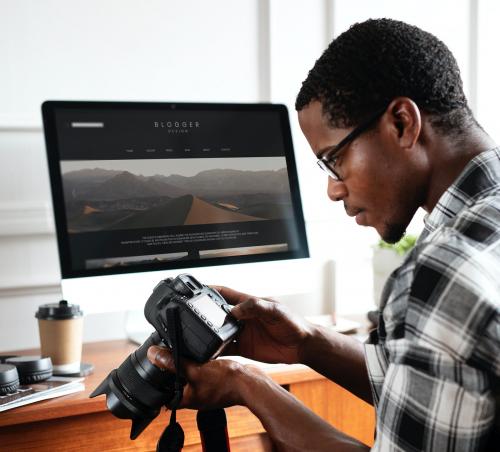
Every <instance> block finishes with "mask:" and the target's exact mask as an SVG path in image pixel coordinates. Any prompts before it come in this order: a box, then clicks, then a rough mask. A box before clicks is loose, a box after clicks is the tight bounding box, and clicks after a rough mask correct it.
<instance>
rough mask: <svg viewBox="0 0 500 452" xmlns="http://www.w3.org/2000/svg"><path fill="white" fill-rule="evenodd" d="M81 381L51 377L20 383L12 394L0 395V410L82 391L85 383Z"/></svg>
mask: <svg viewBox="0 0 500 452" xmlns="http://www.w3.org/2000/svg"><path fill="white" fill-rule="evenodd" d="M82 382H83V378H70V377H51V378H49V379H48V380H45V381H41V382H39V383H33V384H29V385H21V386H19V389H18V390H17V391H16V392H14V393H12V394H7V395H3V396H2V395H0V412H1V411H6V410H10V409H12V408H17V407H19V406H23V405H27V404H28V403H34V402H38V401H40V400H46V399H52V398H54V397H60V396H63V395H67V394H72V393H74V392H79V391H83V390H84V389H85V385H84V384H83V383H82Z"/></svg>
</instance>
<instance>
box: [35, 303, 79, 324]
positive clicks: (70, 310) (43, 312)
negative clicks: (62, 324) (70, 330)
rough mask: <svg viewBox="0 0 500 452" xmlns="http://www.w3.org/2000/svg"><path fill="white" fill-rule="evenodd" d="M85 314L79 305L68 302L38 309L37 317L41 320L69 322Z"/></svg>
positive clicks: (44, 305) (50, 304)
mask: <svg viewBox="0 0 500 452" xmlns="http://www.w3.org/2000/svg"><path fill="white" fill-rule="evenodd" d="M82 315H83V312H82V311H81V309H80V306H79V305H77V304H70V303H68V302H67V301H66V300H61V301H60V302H59V303H49V304H43V305H41V306H40V307H39V308H38V311H37V312H36V314H35V317H36V318H37V319H40V320H67V319H74V318H76V317H81V316H82Z"/></svg>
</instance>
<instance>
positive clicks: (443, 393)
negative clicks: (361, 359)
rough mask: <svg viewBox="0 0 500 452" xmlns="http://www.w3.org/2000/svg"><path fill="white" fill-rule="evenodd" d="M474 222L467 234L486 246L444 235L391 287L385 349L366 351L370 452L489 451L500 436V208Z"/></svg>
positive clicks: (481, 211)
mask: <svg viewBox="0 0 500 452" xmlns="http://www.w3.org/2000/svg"><path fill="white" fill-rule="evenodd" d="M492 209H493V210H492ZM467 215H468V218H466V219H465V220H467V221H469V223H468V224H467V225H465V226H464V227H465V228H469V229H470V233H471V234H481V235H482V240H481V241H480V242H478V241H476V240H471V238H470V237H468V236H467V234H464V233H463V230H464V229H463V228H462V231H461V232H457V229H456V228H450V227H442V228H438V229H437V230H435V231H434V232H433V233H431V234H430V235H429V236H427V237H426V240H424V241H423V243H420V244H417V247H416V249H414V251H413V252H412V253H411V255H410V256H409V257H408V258H407V260H406V261H405V263H404V264H403V266H402V267H400V268H399V269H398V270H396V271H395V272H394V273H393V275H392V276H391V278H390V280H389V282H388V283H387V285H386V288H385V290H384V295H383V297H382V298H383V299H384V298H385V302H384V307H383V310H382V316H381V322H380V326H379V331H378V333H379V334H378V336H379V337H378V339H377V342H378V343H375V344H367V345H366V346H365V354H366V362H367V367H368V371H369V376H370V381H371V385H372V390H373V397H374V402H375V406H376V409H377V432H376V441H375V444H374V446H373V449H372V450H376V451H378V450H380V451H382V450H383V451H388V450H402V451H452V450H453V451H455V450H460V451H469V450H474V451H476V450H489V449H488V447H490V445H491V443H492V438H493V436H492V435H496V434H498V425H497V421H496V420H495V415H496V411H497V400H498V398H497V395H498V393H499V392H498V389H497V388H498V381H499V378H500V353H499V352H500V315H499V309H500V272H499V270H500V240H499V235H500V231H499V228H500V226H499V209H498V203H497V205H491V204H488V203H484V204H483V205H481V204H480V205H478V206H476V207H475V208H474V209H473V210H472V211H470V212H469V213H468V214H467ZM495 382H496V383H495ZM496 447H498V443H497V444H496ZM497 450H498V449H497Z"/></svg>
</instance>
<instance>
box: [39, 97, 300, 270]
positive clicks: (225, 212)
mask: <svg viewBox="0 0 500 452" xmlns="http://www.w3.org/2000/svg"><path fill="white" fill-rule="evenodd" d="M42 112H43V121H44V129H45V138H46V145H47V154H48V162H49V172H50V181H51V187H52V198H53V207H54V213H55V220H56V229H57V239H58V245H59V256H60V263H61V273H62V277H63V278H73V277H82V276H99V275H109V274H116V273H130V272H144V271H151V270H162V269H180V268H192V267H200V266H208V265H221V264H233V263H243V262H256V261H264V260H278V259H293V258H303V257H307V256H308V248H307V240H306V234H305V229H304V219H303V214H302V207H301V202H300V195H299V189H298V180H297V172H296V166H295V159H294V153H293V145H292V139H291V133H290V125H289V120H288V113H287V110H286V107H284V106H283V105H271V104H183V103H175V104H174V103H136V102H66V101H48V102H45V103H44V104H43V106H42Z"/></svg>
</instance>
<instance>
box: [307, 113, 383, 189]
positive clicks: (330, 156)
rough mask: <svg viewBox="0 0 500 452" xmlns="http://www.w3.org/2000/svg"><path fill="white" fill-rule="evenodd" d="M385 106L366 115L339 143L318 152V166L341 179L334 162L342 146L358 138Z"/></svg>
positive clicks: (334, 177) (376, 119)
mask: <svg viewBox="0 0 500 452" xmlns="http://www.w3.org/2000/svg"><path fill="white" fill-rule="evenodd" d="M386 110H387V107H384V108H383V109H380V110H377V111H376V112H375V113H374V114H373V115H371V116H370V117H368V119H366V120H365V121H363V122H362V123H361V124H360V125H359V126H357V127H355V128H354V129H353V130H351V132H349V133H348V134H347V136H346V137H344V138H343V139H342V140H341V141H340V142H339V143H337V144H334V145H332V146H327V147H326V148H323V149H322V150H321V151H320V152H319V157H318V160H317V162H316V163H317V164H318V166H319V167H320V168H321V169H322V170H323V171H324V172H325V173H326V174H328V176H330V177H331V178H332V179H333V180H335V181H339V182H340V181H342V178H341V177H340V176H339V175H338V173H337V172H336V171H335V163H336V162H337V159H338V155H339V153H340V151H341V150H342V148H344V147H345V146H346V145H348V144H349V143H351V142H352V141H354V140H355V139H356V138H358V137H359V136H360V135H361V134H362V133H363V132H366V131H367V130H368V129H369V128H370V127H371V126H372V125H373V124H374V123H375V122H377V121H378V120H379V119H380V118H381V117H382V116H383V114H384V113H385V111H386Z"/></svg>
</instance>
